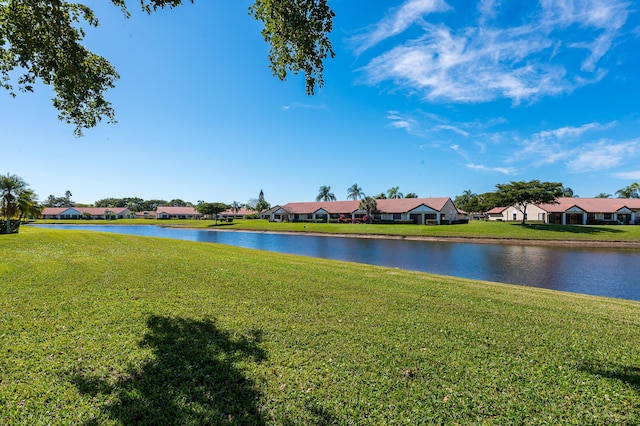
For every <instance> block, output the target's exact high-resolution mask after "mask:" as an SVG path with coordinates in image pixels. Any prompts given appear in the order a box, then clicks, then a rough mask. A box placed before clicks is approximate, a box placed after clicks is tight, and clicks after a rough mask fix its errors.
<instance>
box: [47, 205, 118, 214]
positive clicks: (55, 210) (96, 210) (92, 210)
mask: <svg viewBox="0 0 640 426" xmlns="http://www.w3.org/2000/svg"><path fill="white" fill-rule="evenodd" d="M68 210H75V211H77V212H78V213H80V214H83V213H89V214H90V215H91V216H103V215H104V213H105V211H107V210H109V211H110V212H113V214H115V215H121V214H126V213H128V212H129V209H128V208H126V207H45V208H44V209H43V210H42V215H43V216H58V215H61V214H63V213H64V212H66V211H68Z"/></svg>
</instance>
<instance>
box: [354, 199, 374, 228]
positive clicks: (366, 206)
mask: <svg viewBox="0 0 640 426" xmlns="http://www.w3.org/2000/svg"><path fill="white" fill-rule="evenodd" d="M358 209H360V210H364V211H366V212H367V216H369V223H371V221H372V220H373V214H374V213H375V212H376V211H377V210H378V203H377V201H376V199H375V198H373V197H364V198H363V199H362V200H360V204H359V205H358Z"/></svg>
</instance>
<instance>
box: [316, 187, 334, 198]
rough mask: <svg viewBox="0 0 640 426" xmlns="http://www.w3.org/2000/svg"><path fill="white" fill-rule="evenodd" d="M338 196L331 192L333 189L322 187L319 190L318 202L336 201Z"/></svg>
mask: <svg viewBox="0 0 640 426" xmlns="http://www.w3.org/2000/svg"><path fill="white" fill-rule="evenodd" d="M335 200H336V196H335V194H334V193H333V192H331V187H330V186H328V185H322V186H321V187H320V189H319V190H318V196H317V197H316V201H335Z"/></svg>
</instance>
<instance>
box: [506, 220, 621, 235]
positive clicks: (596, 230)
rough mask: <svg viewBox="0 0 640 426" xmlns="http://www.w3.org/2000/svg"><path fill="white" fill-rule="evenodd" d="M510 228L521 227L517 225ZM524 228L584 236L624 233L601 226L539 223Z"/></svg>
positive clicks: (528, 224)
mask: <svg viewBox="0 0 640 426" xmlns="http://www.w3.org/2000/svg"><path fill="white" fill-rule="evenodd" d="M512 226H522V224H520V223H517V224H513V225H512ZM524 227H526V228H528V229H532V230H534V231H551V232H564V233H567V234H585V235H597V234H620V233H623V232H624V231H623V230H621V229H615V228H613V227H602V226H591V225H590V226H584V225H548V224H541V223H527V224H526V225H524Z"/></svg>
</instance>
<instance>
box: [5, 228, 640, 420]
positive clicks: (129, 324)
mask: <svg viewBox="0 0 640 426" xmlns="http://www.w3.org/2000/svg"><path fill="white" fill-rule="evenodd" d="M355 226H357V225H355ZM449 228H453V227H449ZM0 337H1V339H0V342H1V343H0V371H1V372H2V373H1V375H0V424H11V425H13V424H24V425H36V424H64V425H66V424H89V425H93V424H124V425H129V424H148V425H157V424H285V425H287V424H308V425H317V424H353V425H356V424H357V425H362V424H364V425H366V424H370V425H379V424H408V425H415V424H494V425H505V424H576V425H584V424H603V425H604V424H614V423H617V424H639V423H640V345H638V342H639V341H640V304H639V303H636V302H631V301H622V300H615V299H606V298H598V297H591V296H582V295H575V294H566V293H557V292H553V291H546V290H540V289H533V288H527V287H518V286H509V285H504V284H493V283H486V282H477V281H470V280H463V279H456V278H448V277H441V276H434V275H429V274H423V273H415V272H406V271H401V270H397V269H391V268H382V267H374V266H368V265H359V264H351V263H346V262H336V261H329V260H321V259H310V258H304V257H297V256H290V255H282V254H276V253H267V252H261V251H253V250H247V249H240V248H232V247H228V246H223V245H216V244H210V243H197V242H187V241H175V240H164V239H156V238H144V237H134V236H126V235H115V234H103V233H90V232H82V231H57V230H49V229H35V228H28V227H25V228H23V229H21V231H20V233H19V234H13V235H4V236H2V237H0Z"/></svg>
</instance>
